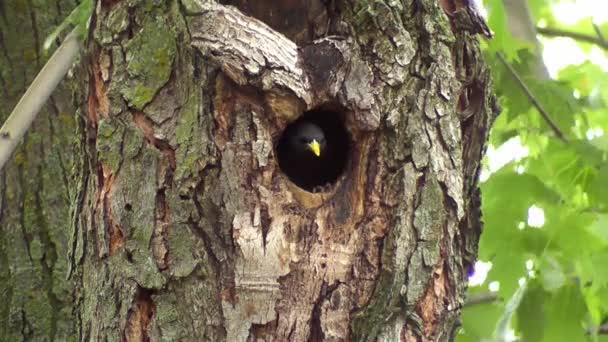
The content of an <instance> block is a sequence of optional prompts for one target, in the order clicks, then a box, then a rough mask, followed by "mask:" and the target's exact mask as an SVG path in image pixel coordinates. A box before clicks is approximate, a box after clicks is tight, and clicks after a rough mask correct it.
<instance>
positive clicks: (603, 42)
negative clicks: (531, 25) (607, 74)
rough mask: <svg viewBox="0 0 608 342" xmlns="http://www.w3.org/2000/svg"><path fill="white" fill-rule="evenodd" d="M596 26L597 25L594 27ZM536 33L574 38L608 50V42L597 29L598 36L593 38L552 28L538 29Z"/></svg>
mask: <svg viewBox="0 0 608 342" xmlns="http://www.w3.org/2000/svg"><path fill="white" fill-rule="evenodd" d="M595 26H596V25H594V27H595ZM598 29H599V28H598ZM536 31H537V32H538V33H540V34H542V35H543V36H547V37H566V38H572V39H574V40H578V41H581V42H586V43H591V44H595V45H597V46H599V47H601V48H602V49H606V50H608V42H607V41H606V40H604V39H603V36H602V35H601V32H600V31H599V30H597V29H596V33H598V36H591V35H588V34H584V33H580V32H573V31H566V30H561V29H556V28H550V27H537V28H536Z"/></svg>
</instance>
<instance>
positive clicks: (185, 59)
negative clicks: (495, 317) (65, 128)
mask: <svg viewBox="0 0 608 342" xmlns="http://www.w3.org/2000/svg"><path fill="white" fill-rule="evenodd" d="M227 3H230V4H231V5H236V6H237V7H232V6H227V4H217V3H215V2H212V1H198V0H181V2H177V1H173V0H166V1H152V0H141V1H116V0H101V1H99V2H98V4H97V7H96V11H95V15H94V17H93V20H92V34H91V37H90V38H91V39H90V43H89V48H88V59H87V61H86V65H87V66H88V69H89V75H90V76H89V77H90V79H89V82H88V92H89V93H88V97H87V101H86V102H87V104H86V119H85V120H84V125H83V132H82V134H83V139H82V145H81V148H82V150H81V152H80V155H82V156H83V157H84V158H83V159H82V163H81V165H80V167H79V170H80V173H79V178H78V179H79V181H80V184H79V188H78V201H77V202H76V209H77V210H76V213H77V215H76V216H75V218H76V221H75V224H74V227H73V228H74V232H73V234H74V237H75V240H74V241H75V242H74V245H73V246H72V250H71V252H70V253H71V254H70V257H71V260H72V261H73V263H74V265H76V266H77V267H76V268H75V273H74V275H73V278H74V279H76V280H77V281H78V282H79V284H78V286H79V290H80V291H79V292H78V294H79V297H78V302H77V305H78V308H79V311H78V322H79V325H80V329H81V330H80V339H82V340H94V341H96V340H100V339H108V340H118V339H124V340H127V341H143V340H155V341H160V340H192V341H201V340H209V341H222V340H226V341H245V340H258V339H260V340H267V341H319V340H327V341H332V340H336V341H343V340H353V341H363V340H380V341H395V340H405V341H415V340H421V341H446V340H449V339H450V338H451V336H452V334H453V333H454V332H455V328H456V326H457V323H456V322H457V318H458V314H459V310H460V307H461V305H462V302H463V296H464V293H465V287H466V278H467V270H468V268H469V266H470V265H471V262H472V261H473V259H474V256H475V255H476V246H477V241H478V237H479V233H480V217H479V195H478V191H477V184H476V182H477V172H478V169H479V163H480V160H481V156H482V151H483V146H484V143H485V141H486V138H487V133H488V127H489V123H490V121H491V107H492V101H491V95H490V93H489V91H488V89H489V79H488V72H487V71H486V70H485V67H484V65H483V62H482V61H481V60H480V53H479V48H478V45H477V42H476V38H475V34H476V33H478V32H483V25H482V24H480V23H479V22H478V21H477V20H478V19H477V18H476V17H474V16H471V13H472V12H471V11H470V9H469V8H468V6H466V5H463V3H461V2H460V1H448V0H443V1H436V0H415V1H402V2H398V1H387V2H386V3H385V2H383V1H373V2H372V1H370V2H363V1H330V2H322V1H280V2H277V1H244V0H242V1H227ZM464 3H465V4H467V3H468V2H464ZM254 17H257V19H256V18H254ZM277 17H279V19H277ZM266 23H267V24H268V25H267V24H266ZM315 108H325V109H330V110H332V111H336V112H338V113H339V114H338V115H340V118H341V120H343V121H344V123H345V125H346V127H347V129H348V130H349V132H350V135H351V140H352V141H351V145H352V146H351V150H350V151H349V156H348V160H349V161H348V166H347V169H346V171H345V172H344V174H343V175H342V177H341V178H340V179H339V180H338V181H337V182H336V183H335V184H333V185H331V186H328V187H326V188H325V189H323V191H322V192H318V193H310V192H306V191H303V190H301V189H299V188H298V187H297V186H295V185H294V184H292V183H291V182H290V181H289V180H288V179H287V178H286V177H285V176H284V175H283V174H282V173H281V171H280V170H279V168H278V166H277V162H276V159H275V155H274V151H273V143H274V142H275V141H276V139H277V138H278V137H279V135H280V133H281V131H282V129H283V128H284V127H285V126H286V124H288V123H289V122H290V121H292V120H294V119H295V118H297V117H298V116H299V115H301V114H302V113H303V112H304V111H307V110H311V109H315Z"/></svg>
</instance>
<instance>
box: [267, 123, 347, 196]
mask: <svg viewBox="0 0 608 342" xmlns="http://www.w3.org/2000/svg"><path fill="white" fill-rule="evenodd" d="M277 155H278V159H279V167H280V168H281V170H282V171H283V172H284V173H285V174H286V175H287V177H289V179H290V180H291V181H292V182H294V183H295V184H296V185H298V186H299V187H301V188H303V189H305V190H307V191H312V190H313V189H314V188H316V187H318V186H323V185H325V184H327V183H328V182H331V181H333V180H335V179H331V178H332V177H333V174H334V173H335V172H332V170H331V168H332V165H333V164H334V163H332V160H333V149H332V148H331V146H329V144H328V142H327V139H326V136H325V132H324V131H323V129H322V128H321V127H320V126H319V125H317V124H315V123H313V122H310V121H307V120H298V121H296V122H294V123H292V124H290V125H289V126H288V127H287V128H286V129H285V132H284V133H283V135H282V136H281V138H280V139H279V142H278V145H277Z"/></svg>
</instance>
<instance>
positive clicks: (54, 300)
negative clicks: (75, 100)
mask: <svg viewBox="0 0 608 342" xmlns="http://www.w3.org/2000/svg"><path fill="white" fill-rule="evenodd" d="M74 6H76V3H75V2H74V1H72V0H44V1H36V0H33V1H29V0H8V1H0V104H1V105H0V123H2V122H4V120H5V119H6V118H7V116H8V114H9V113H10V112H11V110H12V109H13V108H14V106H15V104H16V103H17V101H18V100H19V98H20V96H21V95H22V94H23V93H24V92H25V89H26V88H27V86H28V85H29V84H30V82H31V81H32V80H33V78H34V76H35V75H36V74H37V73H38V71H39V70H40V68H41V67H42V66H43V65H44V63H45V62H46V58H47V56H46V55H45V53H44V51H42V50H41V49H42V43H43V41H44V39H45V38H46V37H47V35H48V34H49V33H50V32H51V30H53V29H54V28H55V27H56V26H57V25H58V24H59V23H60V22H61V20H62V19H63V18H65V16H67V15H68V14H69V12H70V11H71V10H72V8H74ZM56 46H57V45H55V46H54V48H55V47H56ZM66 84H67V83H66ZM74 122H75V120H74V106H73V105H72V103H71V91H70V90H69V89H67V87H66V86H62V87H60V89H58V90H57V91H56V92H55V93H54V94H53V96H52V98H51V100H50V101H49V102H48V104H47V105H46V107H45V108H44V109H43V111H42V112H41V113H40V115H39V117H38V119H36V121H35V122H34V124H33V127H32V128H31V129H30V131H29V132H28V134H27V135H26V137H25V139H24V141H23V143H22V144H21V145H20V146H19V147H18V149H17V151H15V153H14V155H13V158H12V160H11V161H10V162H9V163H8V165H7V166H6V167H5V169H4V170H2V171H0V341H53V340H55V341H70V340H72V341H73V340H76V326H77V325H76V322H75V321H74V320H73V301H72V290H73V287H72V284H71V282H69V281H66V275H67V269H68V265H67V264H68V260H67V258H66V255H65V251H66V247H67V246H68V241H69V233H70V227H71V225H72V224H71V220H70V215H69V207H70V198H71V196H72V195H73V194H74V193H73V190H74V189H70V188H69V187H68V182H69V179H70V174H71V169H72V167H73V159H72V157H73V153H72V152H71V146H72V142H73V136H74V135H73V133H74V131H75V124H74Z"/></svg>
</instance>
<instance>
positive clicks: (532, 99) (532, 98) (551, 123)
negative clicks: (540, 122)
mask: <svg viewBox="0 0 608 342" xmlns="http://www.w3.org/2000/svg"><path fill="white" fill-rule="evenodd" d="M496 56H497V57H498V59H499V60H500V61H501V62H502V63H503V64H504V65H505V66H506V67H507V69H508V70H509V72H510V73H511V75H513V78H515V80H516V81H517V83H519V86H520V87H521V89H522V90H523V91H524V93H526V96H527V97H528V99H529V100H530V102H532V104H533V105H534V107H536V109H538V112H539V113H540V115H541V116H542V117H543V119H545V121H546V122H547V124H549V127H551V129H552V130H553V132H554V133H555V135H557V137H558V138H559V139H560V140H561V141H563V142H568V140H567V139H566V136H565V135H564V133H563V132H562V131H561V130H560V129H559V127H558V126H557V125H556V124H555V122H554V121H553V120H552V119H551V117H550V116H549V114H548V113H547V111H546V110H545V109H544V108H543V106H542V105H541V104H540V102H538V100H537V99H536V97H535V96H534V94H532V91H530V88H528V86H527V85H526V83H525V82H524V80H522V79H521V77H520V76H519V74H518V73H517V71H516V70H515V69H514V68H513V66H511V64H509V62H507V60H506V59H505V57H504V56H503V55H502V53H500V52H497V53H496Z"/></svg>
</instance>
